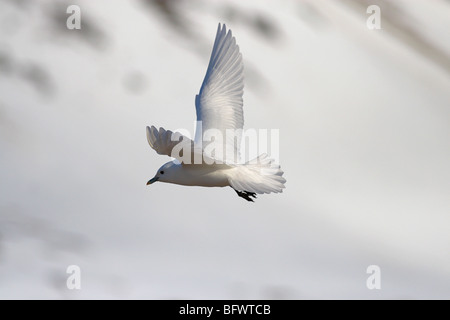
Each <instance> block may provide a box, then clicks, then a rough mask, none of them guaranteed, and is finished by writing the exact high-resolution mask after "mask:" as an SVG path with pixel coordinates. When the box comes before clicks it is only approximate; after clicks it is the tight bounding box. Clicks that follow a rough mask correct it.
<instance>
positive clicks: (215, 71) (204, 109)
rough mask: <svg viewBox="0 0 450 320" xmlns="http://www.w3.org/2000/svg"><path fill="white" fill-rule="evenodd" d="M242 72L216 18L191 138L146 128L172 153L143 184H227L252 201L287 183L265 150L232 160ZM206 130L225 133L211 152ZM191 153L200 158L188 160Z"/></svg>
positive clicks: (160, 148)
mask: <svg viewBox="0 0 450 320" xmlns="http://www.w3.org/2000/svg"><path fill="white" fill-rule="evenodd" d="M243 73H244V65H243V63H242V55H241V53H240V52H239V46H238V45H237V44H236V39H235V38H234V37H233V36H232V33H231V30H229V31H228V32H227V29H226V25H225V24H224V25H223V26H221V24H220V23H219V27H218V29H217V34H216V40H215V41H214V47H213V50H212V54H211V58H210V61H209V65H208V69H207V71H206V76H205V79H204V80H203V84H202V86H201V88H200V93H199V94H198V95H197V96H196V98H195V108H196V111H197V126H196V134H195V139H194V141H192V140H191V139H189V138H187V137H186V136H183V135H181V134H180V133H178V132H175V133H173V132H172V131H170V130H164V129H163V128H160V129H159V130H158V129H156V128H155V127H154V126H152V127H151V128H150V127H147V140H148V143H149V144H150V146H151V147H152V148H153V149H154V150H155V151H156V152H157V153H158V154H162V155H168V156H171V157H174V158H175V160H173V161H169V162H167V163H166V164H164V165H163V166H162V167H161V168H159V169H158V172H157V173H156V175H155V177H153V178H152V179H151V180H150V181H148V182H147V185H149V184H152V183H154V182H156V181H160V182H167V183H174V184H179V185H185V186H202V187H226V186H230V187H231V188H233V189H234V190H235V191H236V193H237V194H238V196H239V197H242V198H244V199H246V200H248V201H252V202H253V199H252V198H256V194H263V193H272V192H274V193H279V192H282V191H283V188H284V184H285V182H286V180H285V179H284V178H283V171H282V170H281V169H280V166H278V165H275V164H274V162H273V160H272V159H270V158H269V157H268V156H267V155H266V154H262V155H260V156H258V157H257V158H256V159H254V160H252V161H249V162H247V163H244V164H239V163H238V161H236V159H237V158H238V157H239V149H240V142H241V137H242V129H243V126H244V114H243V108H242V105H243V100H242V96H243V94H244V76H243ZM208 130H215V132H218V133H219V136H221V137H226V138H225V141H223V142H220V143H221V145H219V148H216V149H214V152H207V149H208V148H207V145H208V142H209V143H211V140H212V139H205V135H206V132H208ZM229 130H234V131H233V132H234V135H232V136H231V137H229V135H227V132H229ZM216 138H217V137H216ZM214 141H216V140H214ZM218 141H220V140H217V141H216V142H218ZM205 143H206V146H205ZM218 143H219V142H218ZM180 150H181V152H180ZM186 150H188V152H186ZM222 151H223V152H222ZM193 158H194V159H197V160H198V159H200V161H194V162H193V163H192V161H191V160H192V159H193ZM186 159H187V161H186Z"/></svg>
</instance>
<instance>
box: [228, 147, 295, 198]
mask: <svg viewBox="0 0 450 320" xmlns="http://www.w3.org/2000/svg"><path fill="white" fill-rule="evenodd" d="M283 173H284V172H283V171H282V170H281V168H280V166H279V165H277V164H275V163H274V161H273V159H271V158H269V157H268V156H267V154H261V155H260V156H258V157H257V158H255V159H253V160H251V161H249V162H247V163H245V164H243V165H236V166H235V167H234V168H233V169H232V170H231V172H230V175H229V177H228V181H229V183H230V186H231V187H232V188H233V189H235V190H238V191H247V192H255V193H259V194H262V193H272V192H274V193H279V192H283V189H284V188H285V186H284V184H285V183H286V179H285V178H283Z"/></svg>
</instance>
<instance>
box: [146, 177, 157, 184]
mask: <svg viewBox="0 0 450 320" xmlns="http://www.w3.org/2000/svg"><path fill="white" fill-rule="evenodd" d="M158 180H159V178H158V177H154V178H153V179H150V180H149V181H148V182H147V185H150V184H152V183H153V182H156V181H158Z"/></svg>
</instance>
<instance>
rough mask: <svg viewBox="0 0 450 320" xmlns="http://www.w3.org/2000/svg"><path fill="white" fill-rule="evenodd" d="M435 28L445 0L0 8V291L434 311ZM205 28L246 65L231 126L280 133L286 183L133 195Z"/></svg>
mask: <svg viewBox="0 0 450 320" xmlns="http://www.w3.org/2000/svg"><path fill="white" fill-rule="evenodd" d="M70 4H77V5H79V6H80V7H81V13H82V29H81V30H68V29H67V28H66V19H67V17H68V14H66V8H67V6H68V5H70ZM370 4H377V5H379V6H380V7H381V17H382V29H381V30H369V29H368V28H367V27H366V19H367V17H368V14H367V13H366V8H367V6H368V5H370ZM449 16H450V2H449V1H444V0H435V1H425V0H417V1H406V0H401V1H400V0H399V1H395V5H394V2H392V1H379V0H374V1H365V0H359V1H356V0H345V1H331V0H320V1H313V0H310V1H293V0H291V1H288V0H285V1H269V0H266V1H260V0H258V1H256V0H251V1H245V2H244V3H243V1H237V0H233V1H206V0H195V1H187V0H184V1H175V0H171V1H163V0H146V1H144V0H133V1H125V0H114V1H107V0H97V1H87V0H84V1H81V0H75V1H58V2H56V1H51V0H45V1H44V0H43V1H39V2H37V1H32V0H20V1H17V0H2V1H0V150H1V152H0V181H1V182H0V298H2V299H12V298H20V299H24V298H39V299H52V298H56V299H80V298H85V299H95V298H107V299H110V298H112V299H131V298H138V299H141V298H149V299H172V298H177V299H178V298H181V299H330V298H340V299H355V298H358V299H382V298H384V299H403V298H407V299H434V298H438V299H449V298H450V254H449V252H450V196H449V195H450V143H449V140H450V126H449V124H450V110H449V106H450V90H449V88H450V42H449V41H448V40H449V39H450V20H449V19H448V17H449ZM218 22H225V23H226V24H227V26H228V27H230V28H231V29H232V31H233V34H234V35H235V36H236V39H237V42H238V44H239V46H240V48H241V52H242V54H243V57H244V64H245V70H246V83H245V84H246V87H245V94H244V112H245V121H246V122H245V128H268V129H270V128H276V129H279V130H280V138H281V142H280V162H281V165H282V168H283V170H284V171H285V177H286V179H287V184H286V187H287V188H286V190H285V192H284V193H282V194H280V195H265V196H261V197H259V199H258V200H257V201H256V202H255V203H247V202H245V201H243V200H242V199H240V198H238V197H237V196H236V194H235V193H234V191H233V190H231V189H229V188H227V189H203V188H196V187H190V188H187V187H182V186H175V185H169V184H162V183H160V184H155V185H152V186H151V187H148V186H146V185H145V183H146V182H147V181H148V179H149V178H151V177H153V175H154V173H155V172H156V170H157V169H158V168H159V167H160V165H162V164H163V163H164V162H166V161H168V158H164V157H162V156H159V155H157V154H156V153H155V152H154V151H153V150H152V149H150V147H149V146H148V144H147V141H146V138H145V126H147V125H155V126H163V127H165V128H166V129H177V128H187V129H189V130H193V126H194V120H195V109H194V97H195V94H196V93H197V92H198V90H199V88H200V85H201V82H202V80H203V77H204V74H205V72H206V67H207V63H208V59H209V55H210V52H211V49H212V44H213V41H214V36H215V32H216V28H217V23H218ZM72 264H76V265H79V266H80V267H81V271H82V289H81V290H79V291H71V290H68V289H67V288H66V279H67V277H68V274H66V268H67V266H69V265H72ZM373 264H375V265H378V266H380V268H381V271H382V289H381V290H368V289H367V287H366V279H367V277H368V274H366V269H367V267H368V266H369V265H373Z"/></svg>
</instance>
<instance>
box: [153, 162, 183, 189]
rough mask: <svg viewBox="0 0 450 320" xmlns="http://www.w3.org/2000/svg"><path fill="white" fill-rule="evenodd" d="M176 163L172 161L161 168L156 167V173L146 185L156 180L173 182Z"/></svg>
mask: <svg viewBox="0 0 450 320" xmlns="http://www.w3.org/2000/svg"><path fill="white" fill-rule="evenodd" d="M177 168H178V165H177V164H176V163H175V162H173V161H170V162H167V163H166V164H164V165H163V166H162V167H161V168H159V169H158V171H157V172H156V175H155V176H154V177H153V178H152V179H150V180H149V181H148V182H147V185H150V184H152V183H154V182H156V181H160V182H173V181H174V180H175V177H176V171H177Z"/></svg>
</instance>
